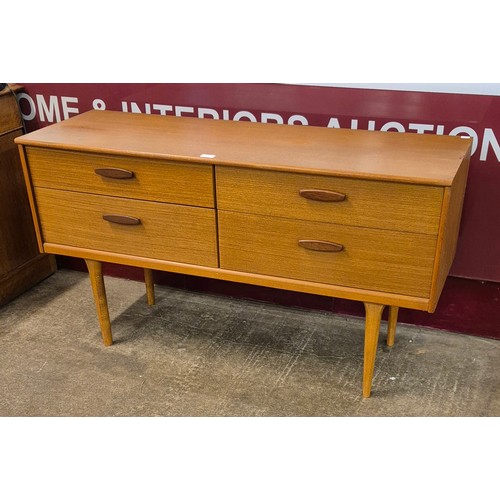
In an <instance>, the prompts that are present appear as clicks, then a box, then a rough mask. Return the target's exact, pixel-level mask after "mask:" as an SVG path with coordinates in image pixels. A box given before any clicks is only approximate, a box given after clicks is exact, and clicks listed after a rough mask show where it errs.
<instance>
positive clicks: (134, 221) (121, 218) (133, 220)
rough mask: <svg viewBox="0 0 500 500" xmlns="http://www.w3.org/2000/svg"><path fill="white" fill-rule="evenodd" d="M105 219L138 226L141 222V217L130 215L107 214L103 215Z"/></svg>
mask: <svg viewBox="0 0 500 500" xmlns="http://www.w3.org/2000/svg"><path fill="white" fill-rule="evenodd" d="M102 218H103V219H104V220H107V221H108V222H113V223H114V224H122V225H123V226H138V225H139V224H140V223H141V219H138V218H137V217H131V216H130V215H114V214H105V215H103V216H102Z"/></svg>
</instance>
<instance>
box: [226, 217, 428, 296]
mask: <svg viewBox="0 0 500 500" xmlns="http://www.w3.org/2000/svg"><path fill="white" fill-rule="evenodd" d="M219 235H220V242H219V255H220V265H221V268H224V269H230V270H235V271H242V272H248V273H257V274H265V275H270V276H279V277H284V278H293V279H299V280H306V281H314V282H319V283H327V284H332V285H341V286H348V287H353V288H362V289H365V290H376V291H383V292H392V293H398V294H403V295H411V296H416V297H425V298H426V297H429V293H430V286H431V276H432V269H433V263H434V254H435V250H436V240H437V238H436V237H435V236H431V235H425V234H416V233H403V232H399V231H388V230H384V229H372V228H358V227H353V226H344V225H337V224H328V223H324V222H309V221H300V220H294V219H285V218H278V217H268V216H259V215H252V214H242V213H237V212H227V211H219ZM299 241H301V242H302V243H301V244H299ZM317 241H320V242H327V243H316V242H317ZM332 243H333V244H339V245H342V247H343V248H342V250H341V251H334V250H338V247H335V246H334V245H332ZM301 245H303V246H301ZM311 247H312V248H311ZM325 250H330V251H325Z"/></svg>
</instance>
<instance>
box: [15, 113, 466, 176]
mask: <svg viewBox="0 0 500 500" xmlns="http://www.w3.org/2000/svg"><path fill="white" fill-rule="evenodd" d="M17 142H18V143H20V144H26V145H38V146H44V147H52V148H58V149H59V148H60V149H77V150H81V151H86V152H100V153H103V152H108V153H113V154H122V155H126V156H142V157H153V158H163V159H170V160H175V161H190V162H197V163H207V164H212V163H213V164H218V165H233V166H245V167H252V168H266V169H271V170H286V171H297V172H309V173H323V174H326V175H339V176H347V177H358V178H375V179H379V180H390V181H398V182H399V181H403V182H408V183H416V184H434V185H440V186H450V185H451V184H452V182H453V178H454V176H455V173H456V170H457V168H458V165H459V164H460V162H461V161H462V159H463V158H464V157H467V155H468V154H469V153H470V149H471V146H472V139H470V138H467V139H462V138H460V137H450V136H439V135H434V134H400V133H397V132H376V131H366V130H347V129H332V128H324V127H314V126H306V127H304V126H297V125H277V124H263V123H250V122H243V121H241V122H232V121H225V120H206V119H198V118H187V117H173V116H159V115H147V114H135V113H122V112H119V111H96V110H93V111H88V112H86V113H83V114H81V115H77V116H75V117H73V118H71V119H70V120H65V121H63V122H60V123H57V124H54V125H52V126H50V127H45V128H43V129H40V130H37V131H35V132H32V133H30V134H28V135H26V136H23V137H22V138H18V140H17ZM202 155H210V158H203V157H202Z"/></svg>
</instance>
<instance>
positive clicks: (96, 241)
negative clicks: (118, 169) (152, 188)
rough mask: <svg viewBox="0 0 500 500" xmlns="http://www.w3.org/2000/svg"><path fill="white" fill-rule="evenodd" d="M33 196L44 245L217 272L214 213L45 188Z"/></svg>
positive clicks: (37, 189)
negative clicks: (113, 219) (121, 220)
mask: <svg viewBox="0 0 500 500" xmlns="http://www.w3.org/2000/svg"><path fill="white" fill-rule="evenodd" d="M35 196H36V203H37V208H38V213H39V219H40V225H41V230H42V238H43V241H44V243H57V244H61V245H70V246H75V247H80V248H87V249H93V250H102V251H107V252H116V253H121V254H127V255H134V256H139V257H149V258H152V259H161V260H168V261H176V262H183V263H188V264H197V265H201V266H211V267H217V264H218V262H217V261H218V259H217V244H216V229H215V211H214V210H211V209H208V208H200V207H188V206H183V205H173V204H167V203H157V202H151V201H138V200H127V199H122V198H114V197H109V196H100V195H90V194H84V193H75V192H70V191H59V190H55V189H46V188H36V189H35ZM103 215H119V216H127V217H132V218H136V219H138V220H139V221H140V223H139V224H136V225H123V224H118V223H115V222H109V221H107V220H104V219H103ZM125 222H136V221H135V220H134V219H128V220H126V221H125Z"/></svg>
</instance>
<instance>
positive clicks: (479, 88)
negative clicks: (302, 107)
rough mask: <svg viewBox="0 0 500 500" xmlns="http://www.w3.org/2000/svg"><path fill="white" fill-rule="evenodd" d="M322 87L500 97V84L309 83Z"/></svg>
mask: <svg viewBox="0 0 500 500" xmlns="http://www.w3.org/2000/svg"><path fill="white" fill-rule="evenodd" d="M304 85H319V86H322V87H350V88H361V89H382V90H413V91H422V92H446V93H455V94H456V93H458V94H484V95H500V83H307V84H304Z"/></svg>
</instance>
